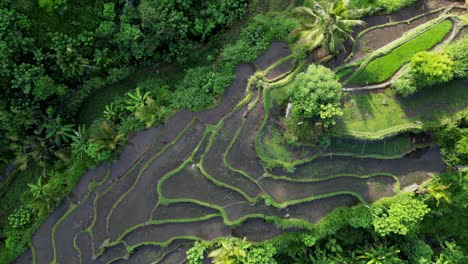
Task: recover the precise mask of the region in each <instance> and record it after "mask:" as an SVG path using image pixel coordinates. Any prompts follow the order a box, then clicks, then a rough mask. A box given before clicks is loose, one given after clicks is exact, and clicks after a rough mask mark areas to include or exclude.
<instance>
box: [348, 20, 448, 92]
mask: <svg viewBox="0 0 468 264" xmlns="http://www.w3.org/2000/svg"><path fill="white" fill-rule="evenodd" d="M452 27H453V23H452V22H451V21H450V20H448V19H446V20H444V21H442V22H441V23H439V24H437V25H435V26H433V27H432V28H430V29H429V30H427V31H426V32H424V33H422V34H420V35H419V36H417V37H415V38H413V39H411V40H409V41H408V42H406V43H404V44H403V45H401V46H399V47H397V48H395V49H393V50H392V51H391V52H390V53H388V54H386V55H384V56H382V57H378V58H376V59H373V60H372V61H371V62H370V63H369V64H367V65H366V66H365V68H364V69H362V70H358V73H357V74H356V75H354V77H352V78H351V79H350V80H349V83H351V84H374V83H380V82H383V81H385V80H387V79H388V78H390V77H391V76H392V75H393V74H394V73H395V72H397V71H398V69H399V68H400V67H401V66H402V65H403V64H405V63H407V62H408V61H409V60H410V59H411V56H413V55H414V54H416V53H418V52H420V51H426V50H429V49H430V48H432V47H433V46H434V45H436V44H437V43H439V42H440V41H441V40H442V39H443V38H444V37H445V36H446V35H447V34H448V33H449V32H450V30H451V29H452Z"/></svg>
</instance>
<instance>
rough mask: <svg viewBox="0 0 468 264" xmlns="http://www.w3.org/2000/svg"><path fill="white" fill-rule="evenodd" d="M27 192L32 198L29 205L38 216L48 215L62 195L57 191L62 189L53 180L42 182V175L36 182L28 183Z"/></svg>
mask: <svg viewBox="0 0 468 264" xmlns="http://www.w3.org/2000/svg"><path fill="white" fill-rule="evenodd" d="M28 186H29V192H30V193H31V196H32V200H31V202H30V203H29V205H28V206H29V207H30V208H31V209H32V210H34V211H35V212H36V213H37V215H38V216H39V217H43V216H46V215H48V214H49V213H50V212H51V211H52V210H53V209H54V208H55V206H56V205H57V203H58V202H59V201H60V198H61V197H62V195H60V193H59V192H61V190H63V188H60V186H58V185H57V184H54V183H53V182H48V183H44V180H43V177H40V178H39V179H38V180H37V183H35V184H34V183H30V184H28Z"/></svg>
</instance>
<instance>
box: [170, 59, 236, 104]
mask: <svg viewBox="0 0 468 264" xmlns="http://www.w3.org/2000/svg"><path fill="white" fill-rule="evenodd" d="M232 78H233V76H232V74H231V73H228V72H216V71H214V70H213V69H212V68H211V67H195V68H190V69H189V70H187V72H186V74H185V76H184V79H183V80H182V81H181V82H180V83H178V84H177V85H176V91H175V93H174V94H173V98H172V100H173V105H174V107H175V108H185V109H190V110H194V111H199V110H202V109H204V108H206V107H207V106H209V105H212V104H213V102H214V100H215V99H216V98H217V97H219V96H220V95H221V94H222V93H223V92H224V89H225V88H226V87H227V86H228V85H229V83H230V82H231V80H232Z"/></svg>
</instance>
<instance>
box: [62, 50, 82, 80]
mask: <svg viewBox="0 0 468 264" xmlns="http://www.w3.org/2000/svg"><path fill="white" fill-rule="evenodd" d="M56 57H57V65H58V66H59V67H60V69H61V70H62V72H63V74H64V75H65V76H66V77H68V78H75V77H80V76H81V75H83V73H84V71H85V68H87V67H89V62H88V59H85V58H83V56H81V54H79V53H78V51H76V50H75V49H74V48H72V47H66V48H65V49H64V52H61V53H58V54H57V55H56Z"/></svg>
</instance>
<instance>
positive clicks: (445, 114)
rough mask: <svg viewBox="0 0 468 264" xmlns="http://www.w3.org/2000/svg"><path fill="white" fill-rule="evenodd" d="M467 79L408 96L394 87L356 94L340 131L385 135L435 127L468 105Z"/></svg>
mask: <svg viewBox="0 0 468 264" xmlns="http://www.w3.org/2000/svg"><path fill="white" fill-rule="evenodd" d="M466 85H467V80H455V81H452V82H450V83H447V84H442V85H438V86H434V87H430V88H427V89H425V90H422V91H420V92H418V93H416V94H414V95H411V96H409V97H407V98H401V97H398V96H397V95H396V94H395V92H394V91H393V90H391V89H386V90H384V91H383V92H370V93H364V94H353V95H351V97H350V100H348V101H347V102H346V103H345V107H344V109H343V112H344V114H343V118H342V119H341V120H340V121H339V122H338V124H337V127H336V132H337V134H341V135H346V134H347V135H352V136H356V137H358V138H360V137H361V138H383V137H385V136H388V135H392V134H396V133H398V132H401V131H402V130H412V129H421V128H433V127H436V126H438V125H440V124H442V123H445V122H446V121H447V119H449V118H451V117H452V116H453V114H454V113H455V112H457V111H460V110H462V109H463V108H464V107H466V106H467V102H468V89H466Z"/></svg>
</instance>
